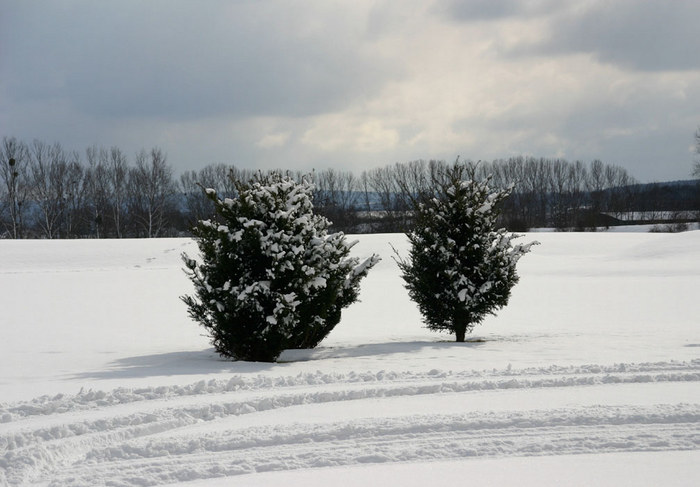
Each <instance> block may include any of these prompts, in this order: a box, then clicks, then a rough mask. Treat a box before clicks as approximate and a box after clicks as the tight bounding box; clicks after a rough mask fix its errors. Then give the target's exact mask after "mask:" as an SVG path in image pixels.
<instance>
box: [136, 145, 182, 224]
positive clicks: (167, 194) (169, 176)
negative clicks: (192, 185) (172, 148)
mask: <svg viewBox="0 0 700 487" xmlns="http://www.w3.org/2000/svg"><path fill="white" fill-rule="evenodd" d="M135 162H136V165H135V167H134V168H132V169H131V170H130V171H129V190H130V198H129V201H130V208H131V214H132V216H133V218H134V221H135V223H136V225H137V226H138V227H139V228H140V229H141V232H140V233H141V234H142V235H143V236H145V237H148V238H152V237H160V236H162V235H163V233H164V232H165V230H166V227H167V225H168V217H169V216H170V215H171V213H172V210H173V201H172V197H173V195H174V194H175V191H176V186H175V183H174V181H173V171H172V168H171V167H170V166H169V165H168V163H167V160H166V156H165V154H164V153H163V152H162V151H161V150H160V149H158V148H153V149H151V152H150V153H147V152H146V151H145V150H142V151H141V152H139V153H138V154H137V155H136V159H135Z"/></svg>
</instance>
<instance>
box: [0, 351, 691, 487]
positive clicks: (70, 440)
mask: <svg viewBox="0 0 700 487" xmlns="http://www.w3.org/2000/svg"><path fill="white" fill-rule="evenodd" d="M673 381H690V382H697V381H700V360H695V361H692V362H665V363H656V364H618V365H614V366H598V365H588V366H581V367H548V368H542V369H538V368H535V369H523V370H511V369H510V368H509V369H506V370H500V371H498V370H492V371H462V372H458V373H452V372H444V371H437V370H433V371H430V372H426V373H395V372H379V373H376V374H370V373H365V374H357V373H351V374H346V375H343V374H323V373H320V372H319V373H316V374H304V375H299V376H295V377H285V378H269V377H263V376H259V377H255V378H248V379H244V378H243V377H240V376H235V377H233V378H232V379H230V380H228V381H222V380H218V381H217V380H212V381H206V382H205V381H200V382H198V383H196V384H192V385H190V386H184V387H183V386H167V387H156V388H146V389H134V390H129V389H118V390H115V391H111V392H93V391H88V392H85V393H82V394H78V395H76V396H60V397H59V396H56V397H53V398H46V397H44V398H38V399H36V400H34V401H28V402H24V403H16V404H10V405H3V406H2V407H1V408H0V419H1V420H2V421H3V423H0V452H2V456H0V467H1V469H0V483H2V484H5V485H22V484H25V483H30V484H35V483H37V482H40V481H41V480H42V479H54V480H55V485H95V479H96V478H103V479H108V480H109V483H108V484H107V483H105V485H134V484H138V485H157V484H161V483H167V482H176V481H182V480H192V479H196V478H208V477H219V476H223V475H233V474H240V473H250V472H256V471H264V470H280V469H292V468H309V467H317V466H327V465H348V464H354V463H366V462H384V461H409V460H430V459H437V458H440V459H445V458H459V457H463V456H473V455H534V454H564V453H582V452H600V451H629V450H635V451H652V450H664V449H697V448H700V432H699V429H698V425H699V424H700V406H698V405H697V404H690V405H676V406H668V405H666V406H661V405H654V406H650V407H646V408H641V407H631V406H630V407H588V408H585V407H579V408H573V409H551V410H548V409H545V410H536V411H525V412H523V411H508V412H493V411H490V412H489V411H487V412H477V413H470V414H468V415H444V414H443V415H439V414H435V415H409V416H407V417H399V418H393V417H392V418H386V417H385V418H374V419H364V420H356V421H346V422H331V423H311V424H303V425H300V424H284V425H269V426H265V427H249V428H243V429H238V428H237V429H236V430H235V431H231V430H228V431H226V430H225V431H224V432H223V433H218V434H211V433H207V434H202V433H197V432H196V431H194V432H192V431H188V429H187V427H188V426H192V425H195V424H198V423H204V422H210V421H215V420H224V419H226V418H235V417H244V416H245V415H249V414H255V413H258V412H262V411H271V410H276V409H283V408H288V407H292V406H303V405H309V404H328V403H342V402H343V401H351V400H362V399H375V398H379V399H381V398H396V397H410V396H430V395H433V394H443V393H459V392H470V391H490V390H503V389H516V390H517V389H533V388H545V387H547V388H569V387H578V386H584V385H597V384H635V383H637V384H638V383H646V382H673ZM3 477H4V478H3ZM137 479H141V480H138V482H137Z"/></svg>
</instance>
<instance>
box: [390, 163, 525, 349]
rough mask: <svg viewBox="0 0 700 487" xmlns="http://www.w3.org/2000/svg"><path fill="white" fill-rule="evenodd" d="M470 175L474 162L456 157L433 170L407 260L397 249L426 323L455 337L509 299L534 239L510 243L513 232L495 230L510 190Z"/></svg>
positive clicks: (460, 338) (417, 208)
mask: <svg viewBox="0 0 700 487" xmlns="http://www.w3.org/2000/svg"><path fill="white" fill-rule="evenodd" d="M474 173H475V167H474V166H473V165H470V164H461V163H455V164H454V165H453V166H451V167H448V168H446V169H444V171H443V173H442V174H439V175H437V177H436V178H435V180H434V181H433V189H432V190H431V193H430V194H426V195H421V197H420V198H418V202H417V203H416V205H415V208H414V210H415V213H414V218H415V221H414V228H413V230H412V231H411V232H410V233H408V234H407V236H408V240H409V242H410V243H411V248H410V251H409V256H408V258H407V259H403V258H401V257H400V256H399V255H398V253H397V255H396V261H397V263H398V265H399V268H400V269H401V271H402V278H403V280H404V281H405V285H406V288H407V289H408V292H409V295H410V296H411V299H413V300H414V301H415V302H416V303H417V304H418V307H419V309H420V312H421V314H422V315H423V320H424V322H425V324H426V326H427V327H428V328H429V329H431V330H437V331H441V330H446V331H450V332H453V333H455V334H456V339H457V341H458V342H463V341H464V338H465V335H466V333H467V332H470V331H471V330H472V328H473V327H474V326H475V325H476V324H478V323H480V322H481V321H482V320H483V319H484V317H485V316H486V315H487V314H494V313H495V310H496V309H499V308H501V307H503V306H505V305H506V304H507V303H508V299H509V297H510V291H511V288H512V287H513V286H514V285H515V284H516V283H517V282H518V275H517V273H516V270H515V265H516V263H517V262H518V259H520V257H522V256H523V255H524V254H526V253H527V252H529V251H530V247H531V246H532V245H533V244H535V243H536V242H532V243H529V244H525V245H515V246H513V245H512V244H511V240H512V239H513V238H516V237H517V235H514V234H510V233H508V232H506V230H505V229H496V220H497V217H498V205H499V203H500V202H501V201H503V200H504V199H505V198H506V197H507V196H508V194H509V192H510V190H509V189H506V190H494V189H492V188H490V187H489V180H490V178H487V179H486V180H482V181H477V180H476V179H475V174H474Z"/></svg>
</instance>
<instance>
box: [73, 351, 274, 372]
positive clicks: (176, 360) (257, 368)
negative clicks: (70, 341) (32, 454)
mask: <svg viewBox="0 0 700 487" xmlns="http://www.w3.org/2000/svg"><path fill="white" fill-rule="evenodd" d="M274 365H275V364H270V363H263V362H234V361H231V360H225V359H223V358H222V357H220V356H219V354H217V353H216V352H215V351H214V349H213V348H211V349H206V350H197V351H190V352H169V353H156V354H151V355H137V356H134V357H124V358H121V359H118V360H115V361H114V362H111V363H110V364H109V365H108V366H107V368H105V369H102V370H92V371H86V372H83V373H81V374H78V375H76V376H75V378H76V379H129V378H137V377H157V376H173V375H198V374H217V373H221V372H224V373H226V372H231V373H239V374H240V373H255V372H262V371H265V370H268V369H270V368H271V367H273V366H274Z"/></svg>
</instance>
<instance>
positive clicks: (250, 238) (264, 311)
mask: <svg viewBox="0 0 700 487" xmlns="http://www.w3.org/2000/svg"><path fill="white" fill-rule="evenodd" d="M235 187H236V192H237V195H236V197H235V198H226V199H224V200H221V199H219V198H218V196H217V195H216V192H215V191H214V190H213V189H207V190H206V194H207V196H208V197H209V199H211V200H212V201H213V202H214V206H215V210H216V217H215V221H212V220H205V221H200V222H199V223H198V224H197V226H196V227H195V228H194V230H193V233H194V235H195V239H196V241H197V244H198V246H199V250H200V252H201V257H202V262H201V263H200V262H197V261H196V260H195V259H192V258H190V257H188V256H187V255H186V254H183V260H184V263H185V266H186V272H187V273H188V275H189V277H190V279H191V280H192V282H193V283H194V287H195V293H196V297H193V296H183V297H182V300H183V301H184V302H185V303H186V304H187V306H188V308H189V314H190V316H191V317H192V318H193V319H195V320H196V321H198V322H199V323H200V324H201V325H202V326H204V327H205V328H206V329H207V331H208V332H209V334H210V336H211V340H212V344H213V345H214V348H215V349H216V351H217V352H218V353H219V354H220V355H222V356H225V357H229V358H233V359H236V360H251V361H266V362H272V361H275V360H276V359H277V357H278V356H279V354H280V353H281V352H282V351H283V350H284V349H289V348H313V347H315V346H316V345H318V343H319V342H320V341H321V340H323V338H325V337H326V336H327V335H328V333H330V331H331V330H332V329H333V328H334V327H335V325H337V324H338V322H339V321H340V314H341V310H342V309H343V308H345V307H346V306H348V305H350V304H352V303H353V302H355V301H356V300H357V298H358V294H359V283H360V280H361V279H362V278H363V277H364V276H365V275H367V273H368V272H369V270H370V269H371V268H372V267H373V266H374V265H375V264H376V263H377V262H378V261H379V257H377V256H376V255H372V256H371V257H369V258H368V259H366V260H365V261H364V262H362V263H360V262H359V260H358V259H357V258H355V257H349V254H350V249H351V247H352V246H353V245H354V243H356V242H353V243H349V242H347V241H346V239H345V236H344V235H343V234H342V233H334V234H330V235H329V234H328V232H327V229H328V227H329V226H330V222H329V221H328V220H327V219H326V218H324V217H322V216H319V215H316V214H314V212H313V204H312V191H313V185H312V184H311V183H309V182H307V181H302V182H301V183H297V182H295V181H294V180H292V179H291V178H289V177H282V175H280V174H278V173H272V174H270V175H269V176H262V175H259V176H258V177H256V178H254V179H253V180H251V181H248V182H242V181H235Z"/></svg>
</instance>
